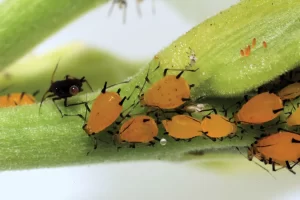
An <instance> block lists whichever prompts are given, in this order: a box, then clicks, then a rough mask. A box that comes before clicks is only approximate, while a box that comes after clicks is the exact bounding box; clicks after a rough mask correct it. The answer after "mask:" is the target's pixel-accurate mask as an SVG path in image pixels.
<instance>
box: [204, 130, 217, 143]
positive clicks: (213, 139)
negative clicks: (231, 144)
mask: <svg viewBox="0 0 300 200" xmlns="http://www.w3.org/2000/svg"><path fill="white" fill-rule="evenodd" d="M201 132H202V133H203V135H204V136H205V137H206V138H208V139H210V140H211V141H213V142H215V141H216V138H212V137H209V136H208V135H207V134H208V132H204V131H201Z"/></svg>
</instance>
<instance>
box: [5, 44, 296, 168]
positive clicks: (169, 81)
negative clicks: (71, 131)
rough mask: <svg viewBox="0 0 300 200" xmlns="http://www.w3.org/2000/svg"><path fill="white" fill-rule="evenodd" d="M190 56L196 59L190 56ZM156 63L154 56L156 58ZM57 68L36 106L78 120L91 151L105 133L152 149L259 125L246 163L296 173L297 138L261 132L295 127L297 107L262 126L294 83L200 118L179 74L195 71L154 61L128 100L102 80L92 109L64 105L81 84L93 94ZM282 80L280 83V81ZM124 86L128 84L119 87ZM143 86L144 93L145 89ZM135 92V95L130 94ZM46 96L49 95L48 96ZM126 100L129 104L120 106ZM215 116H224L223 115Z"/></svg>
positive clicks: (19, 101)
mask: <svg viewBox="0 0 300 200" xmlns="http://www.w3.org/2000/svg"><path fill="white" fill-rule="evenodd" d="M255 44H256V40H253V43H252V46H254V47H255ZM191 51H192V50H191ZM193 56H194V57H195V54H194V53H193ZM158 59H159V58H158V57H157V59H156V60H158ZM194 60H196V59H193V61H194ZM57 68H58V63H57V65H56V67H55V70H54V72H53V74H52V78H51V85H50V87H49V89H48V90H47V91H46V93H45V94H44V95H43V97H42V101H41V103H40V108H41V106H42V103H43V101H44V100H45V99H47V98H52V101H53V103H54V104H55V106H56V108H57V109H58V111H59V113H60V114H61V116H62V117H64V116H78V117H80V118H81V119H83V120H84V125H83V126H82V129H83V130H84V132H85V133H86V134H87V135H88V136H90V137H91V138H92V139H93V141H94V148H93V149H96V148H97V146H98V142H97V141H98V139H97V137H96V136H97V135H99V134H105V133H108V134H111V136H112V141H113V143H114V144H115V145H117V146H118V148H120V145H121V144H122V143H125V144H128V147H131V148H135V146H136V144H137V143H143V144H146V145H149V146H154V145H155V142H156V141H159V142H160V143H161V144H162V145H165V144H166V141H167V140H168V137H169V138H173V139H174V140H175V141H188V142H189V141H191V140H192V139H194V138H201V137H202V138H204V139H207V138H208V139H210V140H212V141H216V140H219V141H222V140H223V139H226V138H228V139H231V138H233V137H237V138H239V136H238V134H237V131H238V129H240V132H241V133H246V132H247V130H246V128H250V129H255V128H254V126H257V125H258V126H260V127H259V128H258V129H257V130H255V131H257V132H262V133H263V134H262V136H261V137H260V138H255V139H256V141H255V142H254V143H253V144H252V145H251V146H249V147H248V159H249V160H252V159H253V157H255V158H257V159H258V160H260V161H261V162H263V163H265V164H271V165H272V169H273V171H276V166H277V165H278V166H281V167H284V168H287V169H288V170H289V171H290V172H292V173H295V172H294V171H293V170H292V169H293V167H294V166H296V165H297V164H298V163H299V161H300V135H299V134H298V133H296V132H293V131H289V130H284V129H278V130H277V132H276V131H273V132H272V134H266V130H267V129H268V128H272V127H274V126H276V125H278V124H286V125H287V126H289V127H294V126H298V125H300V108H299V105H298V104H297V106H295V105H293V110H291V111H289V112H288V113H286V114H288V116H287V119H286V121H284V122H280V120H277V122H276V123H275V124H274V125H273V126H270V127H268V126H266V125H265V123H268V122H271V121H273V120H276V119H279V115H280V114H281V113H282V112H283V111H284V106H285V103H286V102H287V101H289V102H291V101H292V100H294V99H296V98H298V97H299V96H300V84H299V83H298V82H293V83H291V82H289V83H288V84H286V86H285V87H283V88H275V90H274V91H263V90H264V88H263V87H261V88H259V90H258V93H257V94H255V95H253V96H252V97H251V98H249V97H248V96H244V98H243V100H241V101H238V102H236V103H235V104H233V105H231V106H229V107H228V108H226V109H225V108H224V106H223V111H217V110H216V109H214V108H202V109H200V110H198V112H201V113H206V114H204V115H203V116H202V119H201V118H199V117H195V116H193V115H194V113H193V110H194V109H193V108H194V107H196V104H197V102H194V101H193V100H192V99H191V89H192V88H193V87H194V84H193V83H188V81H187V80H186V79H185V78H184V77H183V74H184V73H196V72H197V71H198V70H199V69H198V68H193V66H192V65H190V66H189V67H185V68H183V69H173V68H164V69H162V67H161V65H160V63H159V62H158V64H157V67H156V68H154V69H153V70H152V71H151V70H150V67H149V68H148V70H147V72H146V75H145V78H144V83H143V84H142V85H136V86H135V87H134V88H133V91H132V92H131V93H130V95H128V96H124V95H123V94H122V93H121V92H122V91H121V89H120V88H119V89H116V90H115V91H108V89H109V88H112V87H113V86H116V85H118V84H114V85H110V86H108V83H107V82H105V83H104V86H103V88H102V89H101V92H100V94H99V95H98V96H97V97H96V99H95V100H94V102H93V104H92V107H91V108H90V107H89V105H88V102H79V103H74V104H68V103H67V99H68V98H70V97H72V96H75V95H77V94H78V93H80V92H82V91H83V89H82V86H83V83H86V84H87V85H88V86H89V88H90V89H91V90H92V88H91V86H90V85H89V83H88V82H87V80H86V79H85V77H82V78H76V77H71V76H70V75H67V76H66V77H65V79H64V80H57V81H54V80H53V79H54V75H55V72H56V70H57ZM157 71H161V72H162V77H161V78H160V79H159V80H157V81H156V82H152V81H151V78H150V76H151V74H152V73H156V72H157ZM170 72H173V73H170ZM281 78H282V80H285V79H284V78H283V77H281ZM129 82H130V80H129V81H125V82H122V83H120V84H126V83H129ZM146 86H147V87H148V88H147V89H145V88H146ZM5 89H6V88H5ZM5 89H3V90H2V91H1V92H3V91H4V90H5ZM275 91H276V92H275ZM38 92H39V91H37V92H35V93H34V94H33V95H30V94H26V93H20V94H18V93H14V94H9V95H6V96H1V97H0V105H1V107H8V106H16V105H24V104H32V103H35V98H34V97H35V95H36V94H37V93H38ZM135 92H138V94H137V95H134V94H135ZM48 93H50V94H49V95H47V94H48ZM132 97H136V99H135V100H134V101H133V103H131V104H130V103H129V100H130V99H131V98H132ZM60 99H63V100H64V106H65V107H70V106H79V105H81V106H83V105H84V106H85V108H86V113H85V116H83V115H82V114H76V115H69V114H63V113H62V111H61V110H60V108H59V107H58V106H57V105H56V103H55V101H56V100H60ZM127 101H128V103H129V105H128V106H127V107H124V104H125V103H126V102H127ZM82 104H83V105H82ZM137 106H141V107H143V108H144V111H143V112H142V113H133V111H134V110H135V108H136V107H137ZM234 106H236V107H237V109H236V111H235V112H233V113H230V115H231V116H227V115H228V114H229V113H228V110H229V108H232V107H234ZM88 112H89V115H88V114H87V113H88ZM220 112H224V115H222V114H220ZM87 115H88V117H87ZM159 126H161V127H162V129H161V130H164V131H163V134H164V135H168V136H165V137H167V138H160V137H159V130H160V129H159ZM243 135H244V134H243ZM242 137H243V136H241V137H240V138H242ZM298 150H299V151H298Z"/></svg>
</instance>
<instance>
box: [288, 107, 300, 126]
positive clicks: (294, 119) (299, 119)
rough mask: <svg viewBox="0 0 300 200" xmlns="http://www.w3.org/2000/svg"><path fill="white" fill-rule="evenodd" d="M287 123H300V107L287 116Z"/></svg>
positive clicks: (296, 124) (295, 124)
mask: <svg viewBox="0 0 300 200" xmlns="http://www.w3.org/2000/svg"><path fill="white" fill-rule="evenodd" d="M286 123H287V125H288V126H298V125H300V107H298V108H297V109H296V111H295V112H293V113H292V114H291V115H290V116H289V117H288V118H287V120H286Z"/></svg>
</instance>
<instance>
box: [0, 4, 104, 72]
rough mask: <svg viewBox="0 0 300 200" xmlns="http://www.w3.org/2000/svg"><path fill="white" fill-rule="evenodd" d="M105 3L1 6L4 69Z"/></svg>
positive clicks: (1, 65) (0, 64)
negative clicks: (74, 20) (61, 29)
mask: <svg viewBox="0 0 300 200" xmlns="http://www.w3.org/2000/svg"><path fill="white" fill-rule="evenodd" d="M104 2H106V1H105V0H88V1H86V0H63V1H61V0H51V1H45V0H7V1H4V2H3V3H2V4H0V19H1V20H0V27H1V31H0V44H1V45H0V55H1V57H0V69H1V68H4V67H6V66H7V65H9V64H11V63H12V62H14V61H16V60H17V59H18V58H20V57H22V56H23V55H25V53H26V52H28V51H29V50H31V49H32V48H33V47H34V46H36V45H37V44H39V43H40V42H42V41H43V40H44V39H45V38H47V37H48V36H50V35H51V34H52V33H54V32H55V31H57V30H59V29H60V28H62V27H63V26H64V25H66V24H67V23H68V22H70V21H72V20H73V19H75V18H76V17H78V16H80V15H81V14H83V13H85V12H86V11H88V10H90V9H92V8H95V7H96V6H98V5H99V4H102V3H104Z"/></svg>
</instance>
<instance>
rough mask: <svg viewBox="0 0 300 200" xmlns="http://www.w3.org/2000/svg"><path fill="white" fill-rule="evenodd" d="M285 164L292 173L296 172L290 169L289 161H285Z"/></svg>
mask: <svg viewBox="0 0 300 200" xmlns="http://www.w3.org/2000/svg"><path fill="white" fill-rule="evenodd" d="M285 165H286V168H287V169H288V170H289V171H290V172H291V173H293V174H296V172H294V171H293V170H292V169H293V168H292V167H291V166H290V163H289V161H285Z"/></svg>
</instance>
